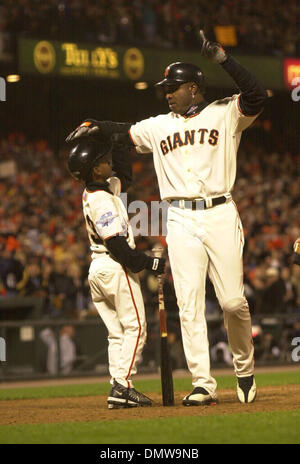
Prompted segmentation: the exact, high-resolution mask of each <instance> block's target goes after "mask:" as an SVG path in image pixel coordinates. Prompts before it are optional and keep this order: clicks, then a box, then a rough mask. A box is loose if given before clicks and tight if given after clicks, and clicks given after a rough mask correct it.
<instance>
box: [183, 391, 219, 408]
mask: <svg viewBox="0 0 300 464" xmlns="http://www.w3.org/2000/svg"><path fill="white" fill-rule="evenodd" d="M217 403H218V399H217V395H216V394H215V395H211V394H210V393H208V391H207V390H205V388H202V387H195V388H194V390H193V391H192V393H190V394H189V395H187V396H185V397H184V398H183V400H182V404H183V405H184V406H210V405H214V404H217Z"/></svg>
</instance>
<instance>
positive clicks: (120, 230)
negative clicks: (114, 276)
mask: <svg viewBox="0 0 300 464" xmlns="http://www.w3.org/2000/svg"><path fill="white" fill-rule="evenodd" d="M108 184H109V190H110V192H111V193H109V192H108V191H106V190H96V191H89V190H88V189H87V188H86V189H85V190H84V192H83V195H82V203H83V214H84V218H85V222H86V229H87V233H88V237H89V240H90V248H91V251H92V252H93V254H92V258H94V257H96V256H97V253H99V252H103V251H108V250H107V248H106V246H105V240H108V239H109V238H111V237H114V236H117V235H120V236H123V237H125V238H126V239H127V242H128V245H129V246H130V247H131V248H133V249H134V248H135V243H134V237H133V232H132V229H131V226H130V224H129V219H128V215H127V211H126V208H125V206H124V204H123V202H122V200H121V198H120V189H121V182H120V180H119V179H118V178H117V177H111V178H110V179H108ZM94 253H95V255H94Z"/></svg>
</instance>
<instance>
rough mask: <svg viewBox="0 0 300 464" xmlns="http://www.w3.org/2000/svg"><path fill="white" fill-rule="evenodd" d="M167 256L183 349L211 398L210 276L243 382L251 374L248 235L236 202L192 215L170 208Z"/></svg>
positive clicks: (196, 379)
mask: <svg viewBox="0 0 300 464" xmlns="http://www.w3.org/2000/svg"><path fill="white" fill-rule="evenodd" d="M167 227H168V235H167V243H168V252H169V259H170V265H171V270H172V274H173V279H174V286H175V292H176V297H177V303H178V307H179V316H180V323H181V331H182V341H183V348H184V352H185V356H186V360H187V364H188V368H189V370H190V372H191V374H192V382H193V386H194V387H196V386H201V387H203V388H205V389H206V390H207V391H208V392H209V393H211V394H212V395H213V394H214V393H215V390H216V386H217V384H216V380H215V379H214V378H213V377H212V376H211V374H210V358H209V346H208V338H207V324H206V319H205V284H206V275H207V272H208V275H209V277H210V279H211V281H212V283H213V285H214V288H215V292H216V295H217V298H218V301H219V303H220V306H221V308H222V309H223V315H224V324H225V328H226V330H227V333H228V341H229V344H230V347H231V350H232V354H233V364H234V369H235V373H236V375H237V376H239V377H245V376H248V375H252V374H253V369H254V360H253V354H254V349H253V343H252V331H251V318H250V313H249V307H248V303H247V300H246V298H245V296H244V285H243V260H242V255H243V246H244V235H243V229H242V224H241V220H240V217H239V214H238V211H237V208H236V206H235V204H234V202H233V201H232V200H231V199H229V200H227V202H226V203H224V204H222V205H218V206H215V207H213V208H209V209H206V210H200V211H192V210H191V209H181V208H178V207H174V206H170V207H169V210H168V223H167Z"/></svg>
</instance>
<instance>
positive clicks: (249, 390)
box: [236, 375, 256, 403]
mask: <svg viewBox="0 0 300 464" xmlns="http://www.w3.org/2000/svg"><path fill="white" fill-rule="evenodd" d="M236 391H237V397H238V399H239V401H240V402H241V403H253V401H255V398H256V383H255V380H254V375H249V376H248V377H238V378H237V390H236Z"/></svg>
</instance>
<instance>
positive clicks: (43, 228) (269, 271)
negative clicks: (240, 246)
mask: <svg viewBox="0 0 300 464" xmlns="http://www.w3.org/2000/svg"><path fill="white" fill-rule="evenodd" d="M65 155H66V153H65V152H61V153H60V155H59V156H56V154H55V153H54V152H53V151H52V150H51V149H50V148H49V146H48V145H47V143H46V142H45V141H38V142H34V143H33V142H28V141H27V140H26V138H25V137H24V136H23V135H22V134H11V135H10V136H9V137H8V138H7V139H5V140H1V141H0V160H1V161H0V195H1V203H0V231H1V233H0V300H1V299H2V301H3V299H4V298H8V297H16V296H24V297H25V296H26V297H39V298H42V299H43V302H44V303H43V314H42V317H44V318H48V317H51V318H63V319H74V318H76V319H78V318H79V319H81V318H85V317H95V315H96V312H95V308H94V306H93V304H92V302H91V300H90V292H89V286H88V281H87V274H88V267H89V263H90V251H89V244H88V238H87V234H86V230H85V225H84V221H83V216H82V209H81V194H82V185H81V184H80V183H78V182H76V181H75V180H73V179H72V178H71V176H70V175H69V174H68V172H67V171H66V167H65ZM132 156H133V171H134V182H133V186H132V187H131V188H130V191H129V197H128V204H130V202H131V201H132V200H136V199H140V200H143V201H145V202H147V204H150V202H151V201H155V200H156V201H157V200H159V194H158V188H157V182H156V177H155V173H154V169H153V163H152V157H151V156H149V157H146V156H145V157H143V158H141V157H138V155H136V154H132ZM299 160H300V155H299V154H298V155H293V154H291V153H288V152H284V153H283V152H282V153H279V152H276V151H272V152H266V151H265V149H264V148H263V147H261V146H260V145H259V144H253V143H252V142H251V141H249V142H248V143H244V144H243V145H242V146H241V148H240V150H239V154H238V175H237V181H236V185H235V189H234V192H233V197H234V199H235V202H236V203H237V206H238V209H239V211H240V216H241V219H242V222H243V226H244V233H245V253H244V271H245V291H246V296H247V299H248V301H249V305H250V310H251V313H252V315H253V316H254V317H256V316H259V315H260V314H263V315H269V316H272V315H277V314H287V315H293V314H294V315H295V314H299V315H300V266H296V265H294V264H293V263H292V260H291V255H292V249H293V242H294V241H295V239H296V238H297V237H299V236H300V222H299V219H300V203H299V198H300V179H299V175H300V173H299V164H300V163H299ZM148 214H149V215H150V210H149V212H148ZM149 219H150V217H149ZM157 241H160V243H162V244H163V245H166V242H165V237H163V236H160V237H136V243H137V246H138V247H139V248H140V249H143V250H145V251H148V250H151V248H152V247H153V245H154V244H155V243H156V242H157ZM140 278H141V284H142V290H143V295H144V299H145V306H146V311H147V316H148V318H149V319H151V318H152V319H153V318H154V319H155V318H156V317H157V281H156V278H155V277H153V275H152V274H149V273H148V272H147V271H143V272H141V273H140ZM164 293H165V300H166V308H167V311H168V314H169V316H168V317H169V331H170V337H171V338H172V345H173V348H174V349H173V350H172V355H173V356H175V358H176V356H177V358H176V359H174V363H175V364H177V365H178V366H179V367H183V365H184V364H185V362H184V357H183V354H182V347H181V340H180V329H179V322H178V308H177V305H176V298H175V293H174V286H173V281H172V275H171V272H170V268H169V264H168V262H167V273H166V279H165V284H164ZM206 303H207V315H208V317H210V316H220V315H221V309H220V307H219V305H218V302H217V299H216V296H215V293H214V289H213V287H212V285H211V283H210V282H209V281H208V282H207V294H206ZM216 334H218V336H217V335H216ZM211 336H212V338H213V339H214V337H217V338H218V337H219V338H218V342H216V343H214V344H213V345H212V346H215V345H217V343H223V345H221V346H220V350H221V351H218V350H216V351H215V356H216V358H218V356H219V354H220V352H221V353H222V352H223V351H224V347H227V342H226V334H225V331H224V327H222V325H221V326H220V325H218V326H217V327H216V328H215V331H214V332H212V334H211ZM155 337H157V331H153V332H151V331H150V332H149V336H148V341H149V344H148V345H147V346H148V347H149V346H151V341H153V340H152V338H155ZM271 338H272V337H271ZM257 340H258V339H257ZM270 346H271V345H270ZM226 353H227V354H226ZM148 355H149V356H150V357H151V356H152V355H153V353H152V355H151V354H150V353H149V354H148ZM148 355H147V349H146V350H145V353H144V358H145V360H146V359H147V356H148ZM225 355H226V356H227V359H230V356H229V355H228V350H227V351H226V350H225Z"/></svg>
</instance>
